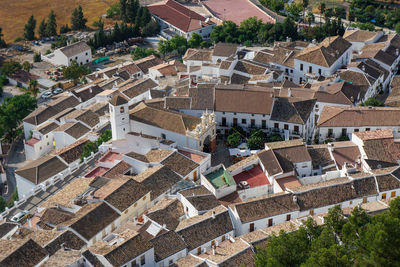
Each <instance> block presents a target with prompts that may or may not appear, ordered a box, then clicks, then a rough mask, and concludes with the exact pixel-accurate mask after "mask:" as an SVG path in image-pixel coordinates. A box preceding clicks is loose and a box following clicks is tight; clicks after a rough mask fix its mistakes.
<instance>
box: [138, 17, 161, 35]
mask: <svg viewBox="0 0 400 267" xmlns="http://www.w3.org/2000/svg"><path fill="white" fill-rule="evenodd" d="M159 32H160V25H159V24H158V23H157V22H156V21H155V20H151V21H150V22H149V23H147V24H146V26H144V27H143V28H142V35H143V36H144V37H149V36H154V35H156V34H158V33H159Z"/></svg>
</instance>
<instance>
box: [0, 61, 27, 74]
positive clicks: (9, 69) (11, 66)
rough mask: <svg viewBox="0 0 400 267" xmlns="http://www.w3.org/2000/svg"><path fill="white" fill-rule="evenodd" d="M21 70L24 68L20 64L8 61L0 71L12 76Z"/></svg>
mask: <svg viewBox="0 0 400 267" xmlns="http://www.w3.org/2000/svg"><path fill="white" fill-rule="evenodd" d="M20 69H22V66H21V64H19V63H18V62H15V61H7V62H4V63H3V65H2V66H1V68H0V71H1V73H4V74H5V75H10V74H13V73H16V72H17V71H19V70H20Z"/></svg>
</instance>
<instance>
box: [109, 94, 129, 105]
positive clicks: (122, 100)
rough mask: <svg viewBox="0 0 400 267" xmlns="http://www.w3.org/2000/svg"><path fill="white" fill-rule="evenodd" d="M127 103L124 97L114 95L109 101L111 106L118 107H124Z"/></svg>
mask: <svg viewBox="0 0 400 267" xmlns="http://www.w3.org/2000/svg"><path fill="white" fill-rule="evenodd" d="M127 103H128V100H126V99H125V97H123V96H121V95H115V96H113V98H111V100H110V104H111V105H113V106H120V105H124V104H127Z"/></svg>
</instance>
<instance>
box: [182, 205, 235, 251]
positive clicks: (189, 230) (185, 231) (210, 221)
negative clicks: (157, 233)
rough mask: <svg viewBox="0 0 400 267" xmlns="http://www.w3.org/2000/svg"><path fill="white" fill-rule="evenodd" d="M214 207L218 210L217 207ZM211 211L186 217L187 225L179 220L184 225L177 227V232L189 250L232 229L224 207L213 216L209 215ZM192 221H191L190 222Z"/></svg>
mask: <svg viewBox="0 0 400 267" xmlns="http://www.w3.org/2000/svg"><path fill="white" fill-rule="evenodd" d="M216 209H217V210H218V209H219V207H217V208H216ZM212 212H215V211H214V210H212V211H208V212H207V213H205V214H203V215H200V216H195V217H192V218H190V219H187V220H189V222H188V223H189V225H186V222H181V224H182V225H184V227H179V228H178V230H177V233H178V234H179V235H180V236H181V237H182V238H183V240H184V241H185V242H186V244H187V246H188V250H189V251H190V250H193V249H195V248H196V247H198V246H201V245H203V244H204V243H206V242H210V241H211V240H214V239H215V238H217V237H220V236H222V235H225V234H227V233H229V232H231V231H233V225H232V221H231V219H230V217H229V213H228V211H227V210H226V208H225V209H224V210H223V211H220V212H215V215H214V218H213V217H212V216H211V213H212ZM192 221H193V223H192V224H190V222H192Z"/></svg>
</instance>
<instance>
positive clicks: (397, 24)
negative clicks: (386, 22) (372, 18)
mask: <svg viewBox="0 0 400 267" xmlns="http://www.w3.org/2000/svg"><path fill="white" fill-rule="evenodd" d="M394 29H395V31H396V32H397V33H400V21H399V22H397V23H396V26H395V27H394Z"/></svg>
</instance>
